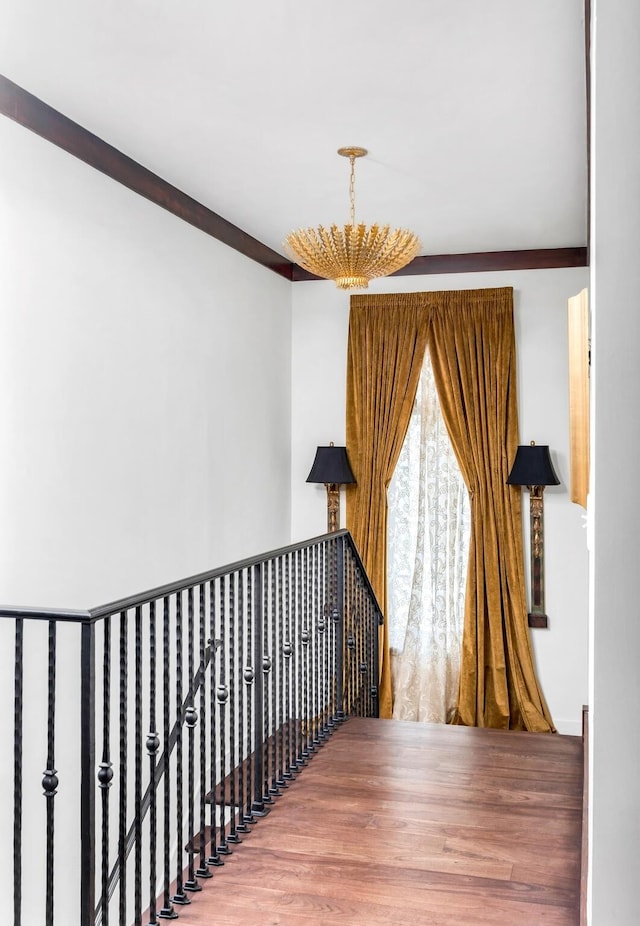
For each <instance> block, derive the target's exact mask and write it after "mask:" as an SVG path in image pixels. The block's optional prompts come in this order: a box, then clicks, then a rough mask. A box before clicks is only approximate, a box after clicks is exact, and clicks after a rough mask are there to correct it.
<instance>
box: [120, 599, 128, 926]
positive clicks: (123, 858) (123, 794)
mask: <svg viewBox="0 0 640 926" xmlns="http://www.w3.org/2000/svg"><path fill="white" fill-rule="evenodd" d="M119 740H120V742H119V764H120V769H119V771H120V788H119V801H118V869H119V876H120V877H119V880H118V885H119V888H120V891H119V895H118V912H119V917H120V926H127V923H126V920H127V612H126V611H121V613H120V735H119Z"/></svg>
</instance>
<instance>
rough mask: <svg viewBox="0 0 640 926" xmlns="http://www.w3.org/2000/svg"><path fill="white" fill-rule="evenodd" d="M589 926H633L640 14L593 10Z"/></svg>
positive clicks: (639, 624)
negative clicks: (592, 501)
mask: <svg viewBox="0 0 640 926" xmlns="http://www.w3.org/2000/svg"><path fill="white" fill-rule="evenodd" d="M594 12H595V17H594V21H595V42H594V47H595V63H594V94H593V104H594V105H593V110H592V114H593V135H592V182H593V186H592V207H593V229H594V238H593V245H594V248H593V259H592V272H593V286H592V291H593V300H592V302H593V357H594V377H593V394H594V409H593V414H594V431H595V441H594V445H593V447H592V470H593V482H592V495H593V498H594V502H595V504H594V506H593V537H594V541H593V550H592V580H593V589H592V597H591V648H592V652H593V663H592V666H591V672H590V703H591V764H590V830H591V831H590V856H591V858H590V873H589V892H590V906H591V909H590V923H592V924H593V926H632V924H636V923H637V922H638V899H637V891H638V888H637V877H638V858H640V784H639V781H640V778H639V770H640V725H639V724H638V718H637V709H638V705H640V672H639V671H638V667H639V662H640V619H639V616H640V615H639V610H640V609H639V608H638V564H639V557H638V510H637V509H638V506H637V502H636V499H635V495H634V489H635V485H634V477H635V472H634V463H635V462H636V461H637V460H638V459H639V458H640V426H639V424H638V393H639V388H638V387H639V383H638V349H639V347H640V310H639V296H638V294H639V293H640V261H639V260H638V254H639V253H640V159H639V156H638V151H639V150H640V118H639V115H638V114H639V113H640V60H639V58H638V46H639V45H640V4H638V3H637V2H632V0H627V2H623V3H613V4H612V3H606V2H601V0H597V2H596V4H595V11H594Z"/></svg>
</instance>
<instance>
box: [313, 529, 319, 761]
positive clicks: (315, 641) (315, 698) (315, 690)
mask: <svg viewBox="0 0 640 926" xmlns="http://www.w3.org/2000/svg"><path fill="white" fill-rule="evenodd" d="M319 559H320V547H319V545H318V544H315V545H314V547H313V550H312V555H311V562H312V570H311V571H312V579H311V587H312V590H313V627H314V628H315V633H314V634H312V637H311V639H312V642H313V679H314V682H313V707H312V712H313V730H312V733H313V737H312V740H311V742H312V743H313V745H314V747H315V748H317V747H318V746H319V745H320V743H321V740H320V631H319V624H320V606H319V591H318V563H319Z"/></svg>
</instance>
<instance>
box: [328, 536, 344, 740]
mask: <svg viewBox="0 0 640 926" xmlns="http://www.w3.org/2000/svg"><path fill="white" fill-rule="evenodd" d="M328 547H329V550H328V558H329V564H328V571H329V612H330V618H331V621H330V625H329V627H330V630H329V694H330V698H329V701H330V707H331V711H330V714H329V729H330V731H333V730H334V729H335V726H336V723H337V719H336V713H337V710H338V707H337V699H336V696H337V690H338V649H339V647H340V648H341V646H342V641H340V643H338V625H339V622H340V613H339V611H338V608H337V575H338V569H337V557H338V553H337V544H336V539H335V538H332V539H331V541H330V542H329V544H328ZM340 666H341V667H342V655H341V656H340Z"/></svg>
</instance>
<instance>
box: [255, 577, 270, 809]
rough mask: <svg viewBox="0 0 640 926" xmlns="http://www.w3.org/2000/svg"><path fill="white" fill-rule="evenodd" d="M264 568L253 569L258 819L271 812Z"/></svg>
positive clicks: (256, 797)
mask: <svg viewBox="0 0 640 926" xmlns="http://www.w3.org/2000/svg"><path fill="white" fill-rule="evenodd" d="M263 569H264V566H263V564H262V563H258V564H257V565H256V566H254V567H253V582H254V590H253V591H254V594H253V604H254V618H255V626H254V635H253V636H254V650H253V659H254V665H255V667H256V672H255V678H254V682H255V706H256V711H255V740H254V743H255V749H254V755H255V763H254V787H253V803H252V805H251V813H252V814H253V815H254V816H256V817H264V816H266V814H268V813H269V812H270V810H271V808H270V807H267V806H266V805H265V800H264V761H263V760H264V715H263V711H262V707H263V704H264V664H263V659H264V653H263V644H264V626H263V623H264V620H263V608H264V599H263V586H264V575H263Z"/></svg>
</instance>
